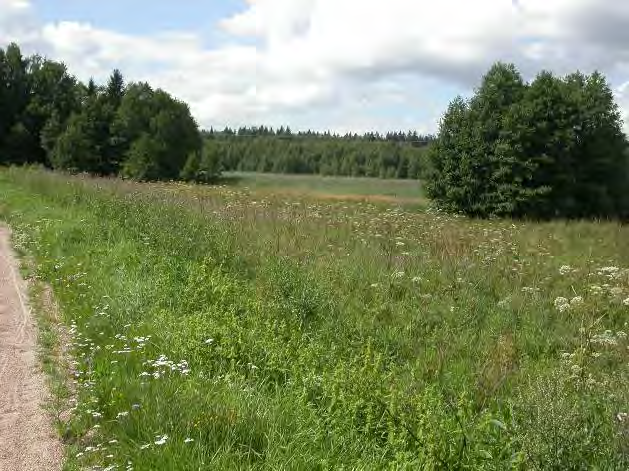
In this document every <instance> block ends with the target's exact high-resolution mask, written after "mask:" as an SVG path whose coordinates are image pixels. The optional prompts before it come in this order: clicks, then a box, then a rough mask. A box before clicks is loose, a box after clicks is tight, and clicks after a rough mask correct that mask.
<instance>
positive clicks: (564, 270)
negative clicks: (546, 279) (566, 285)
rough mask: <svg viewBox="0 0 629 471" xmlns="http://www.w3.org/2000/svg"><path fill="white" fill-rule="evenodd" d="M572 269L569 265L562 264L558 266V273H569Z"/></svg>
mask: <svg viewBox="0 0 629 471" xmlns="http://www.w3.org/2000/svg"><path fill="white" fill-rule="evenodd" d="M573 271H574V268H572V267H571V266H570V265H562V266H561V267H559V274H560V275H567V274H568V273H571V272H573Z"/></svg>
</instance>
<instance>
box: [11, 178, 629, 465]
mask: <svg viewBox="0 0 629 471" xmlns="http://www.w3.org/2000/svg"><path fill="white" fill-rule="evenodd" d="M246 178H251V177H250V176H249V177H246ZM264 178H271V177H266V176H262V177H261V180H259V181H258V182H255V181H254V182H253V183H248V184H247V185H241V186H238V185H235V186H223V187H220V188H211V187H196V186H187V185H183V184H177V183H168V184H135V183H129V182H123V181H120V180H95V179H81V178H70V177H65V176H62V175H55V174H50V173H44V172H40V171H28V170H13V169H12V170H1V171H0V218H1V219H4V220H6V221H7V222H8V224H10V226H11V227H12V228H13V231H14V234H15V237H14V244H15V245H16V246H17V248H18V249H19V250H20V251H21V252H22V253H24V254H29V255H31V256H32V257H33V258H34V261H35V265H36V269H35V271H34V273H32V276H34V277H35V278H37V279H39V280H41V281H44V282H46V283H48V284H50V285H51V286H52V288H53V290H54V294H55V296H56V299H57V301H58V302H59V304H60V307H61V309H62V317H63V322H64V323H65V325H66V326H67V329H68V342H69V344H70V345H69V347H70V352H71V353H72V355H73V358H74V361H75V363H74V371H73V372H72V378H73V381H76V384H75V385H74V386H73V387H72V388H71V389H74V390H75V393H74V394H75V397H74V399H75V400H76V402H75V403H73V405H72V409H71V412H72V413H71V414H69V416H70V418H69V419H64V420H60V421H59V423H58V424H57V425H58V427H59V429H60V431H61V433H62V436H63V437H64V440H65V441H66V443H67V444H68V452H67V455H68V464H67V469H69V470H79V469H89V468H90V467H94V466H101V467H103V468H104V467H107V466H114V465H115V466H117V468H109V469H131V468H132V469H134V470H156V469H168V470H171V469H172V470H179V469H181V470H193V469H194V470H196V469H308V470H310V469H322V470H323V469H486V470H494V469H495V470H499V469H527V470H528V469H601V470H615V469H617V470H624V469H627V468H628V467H629V416H627V413H629V388H627V384H629V383H628V381H629V350H628V341H627V334H626V332H628V328H629V327H628V325H627V322H628V320H629V270H628V269H627V267H629V244H628V243H627V241H628V240H629V228H628V227H626V226H625V227H623V226H620V225H618V224H614V223H592V222H573V223H563V222H554V223H544V224H540V223H528V222H514V221H507V220H490V221H477V220H469V219H464V218H458V217H452V216H447V215H443V214H440V213H438V212H435V211H431V210H424V209H421V208H417V207H412V208H408V207H406V206H404V205H401V204H398V203H396V201H395V200H391V201H386V202H385V201H379V202H378V203H377V204H375V203H372V202H370V201H361V200H360V199H358V200H355V198H349V199H346V200H343V199H341V200H336V199H329V198H318V197H317V193H319V192H321V193H326V192H328V193H336V194H342V195H347V194H350V195H351V194H358V195H364V194H365V193H369V192H370V189H369V188H368V187H361V186H360V185H362V184H363V182H354V181H352V183H350V184H348V185H347V187H346V188H343V187H342V185H341V184H340V183H339V184H338V186H334V189H330V187H326V188H324V189H323V190H319V189H318V188H315V189H313V190H312V192H310V191H306V192H305V193H304V192H302V191H301V190H299V191H294V192H293V193H290V192H288V193H287V192H277V191H275V190H270V189H269V190H266V191H258V190H262V189H264V186H265V185H266V183H264V182H265V180H263V179H264ZM273 178H277V177H273ZM281 178H293V177H281ZM274 181H276V180H274ZM291 181H295V180H291ZM260 182H262V183H260ZM241 183H242V182H241ZM400 183H404V182H400ZM256 185H257V186H256ZM275 185H276V183H273V184H272V185H269V186H270V187H271V188H274V187H275ZM316 185H319V184H318V183H317V184H316ZM334 185H336V183H335V184H334ZM353 185H356V186H353ZM382 185H383V187H378V188H383V189H377V190H374V191H373V193H374V194H376V195H381V194H384V193H382V192H384V191H388V190H385V189H384V185H386V183H385V182H382ZM244 186H248V187H249V188H252V189H251V190H247V189H244ZM297 186H298V188H303V187H302V186H301V183H300V184H299V185H297ZM362 188H364V190H362ZM370 188H371V187H370ZM363 191H364V192H363ZM393 191H396V192H397V191H400V192H403V193H400V194H397V193H395V195H396V196H400V198H401V200H400V201H404V198H406V197H408V195H409V193H406V191H408V190H407V189H404V190H397V189H396V190H393ZM389 196H390V195H389ZM61 338H63V336H61ZM66 415H68V414H63V416H64V417H65V416H66ZM92 469H96V468H92Z"/></svg>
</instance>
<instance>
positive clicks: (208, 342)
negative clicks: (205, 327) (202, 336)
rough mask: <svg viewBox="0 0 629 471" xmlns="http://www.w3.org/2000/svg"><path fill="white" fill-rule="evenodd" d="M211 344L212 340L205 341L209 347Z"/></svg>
mask: <svg viewBox="0 0 629 471" xmlns="http://www.w3.org/2000/svg"><path fill="white" fill-rule="evenodd" d="M213 342H214V339H206V340H205V343H206V345H210V344H211V343H213Z"/></svg>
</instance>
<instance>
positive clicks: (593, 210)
mask: <svg viewBox="0 0 629 471" xmlns="http://www.w3.org/2000/svg"><path fill="white" fill-rule="evenodd" d="M621 129H622V124H621V120H620V114H619V113H618V108H617V106H616V105H615V103H614V100H613V94H612V92H611V90H610V88H609V86H608V84H607V82H606V81H605V79H604V77H603V76H602V75H601V74H598V73H595V74H593V75H591V76H589V77H588V76H584V75H582V74H579V73H577V74H572V75H569V76H567V77H565V78H557V77H555V76H553V75H552V74H551V73H549V72H542V73H540V74H539V75H538V76H537V77H536V79H535V80H534V81H533V82H532V83H530V84H525V83H524V82H523V81H522V79H521V77H520V76H519V74H518V73H517V71H516V70H515V68H514V67H513V66H509V65H504V64H497V65H496V66H494V67H493V68H492V69H491V70H490V71H489V73H488V74H487V76H485V78H484V79H483V82H482V85H481V87H480V88H479V89H478V91H477V93H476V94H475V96H474V97H473V98H472V99H470V100H469V102H465V101H463V100H461V99H457V100H455V101H454V102H453V103H452V104H451V105H450V107H449V108H448V111H447V112H446V114H445V116H444V118H443V120H442V122H441V127H440V133H439V138H438V140H437V142H436V143H435V145H434V146H433V148H432V152H431V157H432V162H433V172H432V174H431V176H430V181H429V183H428V185H427V189H428V192H429V195H430V196H431V197H433V198H434V199H435V200H436V201H437V202H438V203H439V204H440V205H442V206H444V207H446V208H448V209H451V210H456V211H460V212H464V213H467V214H469V215H473V216H492V215H499V216H515V217H534V218H554V217H565V218H583V217H606V218H609V217H621V218H625V217H627V216H628V205H627V197H626V191H623V190H621V188H626V187H627V185H629V165H627V141H626V137H625V136H624V134H623V133H622V130H621Z"/></svg>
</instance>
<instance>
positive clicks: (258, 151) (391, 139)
mask: <svg viewBox="0 0 629 471" xmlns="http://www.w3.org/2000/svg"><path fill="white" fill-rule="evenodd" d="M204 136H205V143H206V147H208V149H210V151H209V152H210V153H212V154H214V155H215V156H216V158H217V159H220V165H221V166H222V168H223V169H224V170H229V171H235V170H237V171H249V172H271V173H292V174H317V175H344V176H355V177H380V178H415V179H416V178H419V177H421V176H423V175H424V173H425V172H426V163H427V158H426V155H427V153H426V151H427V149H428V145H429V144H430V142H432V140H433V139H434V138H433V137H432V136H423V135H419V134H417V132H408V133H403V132H395V133H388V134H385V135H381V134H378V133H366V134H362V135H359V134H345V135H338V134H332V133H330V132H324V133H319V132H313V131H306V132H297V133H293V132H292V131H291V130H290V128H284V127H281V128H279V129H277V130H273V129H272V128H267V127H252V128H240V129H238V130H233V129H230V128H226V129H224V130H223V131H214V130H210V131H208V132H205V133H204Z"/></svg>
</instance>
